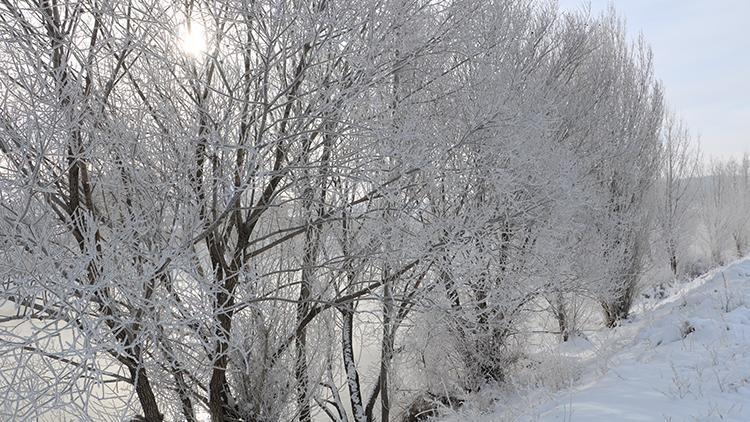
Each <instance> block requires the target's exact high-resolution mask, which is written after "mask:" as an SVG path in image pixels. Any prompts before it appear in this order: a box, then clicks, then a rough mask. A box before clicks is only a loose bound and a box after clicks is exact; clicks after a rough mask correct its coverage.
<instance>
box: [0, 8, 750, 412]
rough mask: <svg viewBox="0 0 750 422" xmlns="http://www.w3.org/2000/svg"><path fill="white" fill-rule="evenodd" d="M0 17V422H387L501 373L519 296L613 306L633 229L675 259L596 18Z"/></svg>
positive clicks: (638, 67)
mask: <svg viewBox="0 0 750 422" xmlns="http://www.w3.org/2000/svg"><path fill="white" fill-rule="evenodd" d="M0 4H1V5H0V16H2V18H1V19H0V32H1V33H3V34H5V35H4V36H2V37H1V39H0V62H1V63H3V64H2V66H1V67H0V72H1V74H0V254H2V257H1V258H0V282H2V290H1V291H2V300H3V304H2V308H0V309H2V310H3V316H2V317H0V356H1V357H0V393H2V396H3V403H2V411H1V412H2V414H3V415H6V416H8V417H10V418H11V419H26V418H42V419H44V418H48V419H50V418H59V417H61V415H64V416H66V417H72V418H77V419H95V420H121V419H123V418H126V417H129V416H132V415H135V414H140V416H139V417H140V418H141V419H143V420H147V421H150V422H151V421H161V420H187V421H197V420H204V419H210V420H212V421H231V420H244V421H276V420H293V419H298V420H300V421H303V422H304V421H310V420H312V419H313V418H317V417H325V418H330V419H331V420H333V421H350V420H354V421H357V422H364V421H372V420H376V419H380V420H382V421H389V420H396V419H398V418H401V414H402V412H403V411H404V409H405V407H406V406H407V404H408V403H409V402H410V401H411V400H413V399H414V397H415V396H416V395H417V393H415V391H416V392H429V393H434V394H437V395H440V396H442V397H443V398H444V399H447V398H449V397H450V396H453V395H457V396H460V395H461V394H462V393H464V392H467V391H476V390H477V389H479V388H481V387H482V386H483V385H485V384H486V383H487V382H502V381H503V380H504V377H505V376H506V375H507V373H506V371H507V368H508V365H509V364H510V363H512V362H513V361H514V360H515V359H517V357H518V356H519V354H520V353H522V351H523V342H524V338H525V333H528V332H530V331H531V326H532V324H533V323H534V319H533V315H534V314H535V313H536V310H538V308H539V306H540V305H543V306H544V307H545V309H548V310H551V311H552V312H553V314H554V316H555V318H556V320H557V322H558V325H559V333H560V334H561V335H562V337H563V338H565V339H567V337H568V336H569V335H570V334H571V333H573V332H574V331H575V327H576V322H575V321H576V309H577V307H578V304H579V303H580V302H581V301H582V300H583V301H587V303H595V304H597V306H600V307H601V309H602V310H603V313H604V323H605V324H606V325H608V326H613V325H615V324H616V323H617V321H619V320H621V319H623V318H626V317H627V316H628V312H629V309H630V306H631V304H632V301H633V299H634V298H635V296H636V293H637V292H638V286H639V282H640V280H641V275H642V274H643V270H644V264H645V263H646V261H647V257H648V255H649V252H650V248H649V246H650V245H651V244H652V243H653V236H652V234H653V231H652V230H651V229H652V227H653V225H652V224H651V223H652V222H654V221H658V222H659V227H660V228H661V230H662V232H663V234H662V235H660V236H659V239H663V241H664V244H665V245H666V251H667V255H668V257H669V258H668V259H669V262H670V265H672V268H673V269H674V271H677V268H678V266H679V264H678V262H679V261H678V259H679V258H678V253H679V252H678V251H679V249H678V246H677V245H678V243H679V242H680V241H681V240H680V238H679V234H680V227H682V226H681V224H683V221H684V218H683V215H684V214H685V211H684V209H685V206H684V205H683V204H684V203H685V201H687V199H686V198H687V195H688V194H686V193H685V192H687V189H686V188H684V186H683V181H685V180H686V179H687V178H690V177H691V176H690V174H691V173H689V172H690V171H691V170H689V167H690V166H689V165H687V164H683V163H682V162H681V161H679V160H681V159H682V158H681V157H682V156H683V155H685V156H687V155H689V152H684V154H683V149H684V147H683V146H682V145H683V144H679V143H678V140H679V139H682V138H683V137H684V136H686V135H685V131H684V129H682V128H681V127H680V126H679V125H677V124H676V123H675V122H674V119H671V118H668V119H664V117H663V115H664V111H663V109H664V105H663V99H662V93H661V89H660V87H659V84H658V83H657V82H656V81H655V80H654V76H653V69H652V58H651V53H650V51H649V49H648V47H647V46H646V45H645V43H644V42H643V41H642V40H639V41H638V42H636V43H634V44H633V43H629V42H628V40H627V38H626V35H625V33H624V30H623V25H622V23H621V22H620V21H619V19H618V18H617V17H616V16H615V15H614V14H613V13H612V12H610V13H608V14H606V15H603V16H600V17H591V16H588V15H586V14H582V13H572V14H561V13H560V12H559V11H558V10H557V8H556V6H555V5H554V4H548V3H543V2H536V1H530V0H496V1H486V0H460V1H448V2H446V1H433V0H320V1H314V2H299V1H289V0H254V1H245V0H242V1H241V0H221V1H201V0H187V1H185V2H182V3H175V4H173V3H172V2H164V1H161V0H133V1H128V2H99V1H97V0H76V1H73V0H67V1H64V0H42V1H39V2H37V1H30V0H29V1H18V2H8V1H4V2H2V3H0ZM198 28H203V31H204V32H205V34H206V40H205V41H206V43H205V44H206V51H205V52H200V51H192V52H187V51H185V46H184V44H185V42H184V41H185V40H184V39H181V38H180V37H181V36H182V37H185V34H190V33H191V31H195V33H199V32H198ZM187 53H190V54H187ZM665 140H666V141H665ZM672 140H674V143H673V142H672ZM663 141H664V142H663ZM672 148H673V149H672ZM665 151H667V153H666V154H664V152H665ZM685 151H686V150H685ZM665 156H666V157H670V158H669V160H666V161H665V160H662V158H664V157H665ZM672 160H673V161H672ZM665 162H666V163H668V164H664V163H665ZM686 162H687V161H686ZM673 163H674V164H673ZM673 165H674V167H672V166H673ZM742 168H743V169H744V171H745V173H744V177H745V179H744V180H745V183H746V184H747V165H745V166H744V167H742ZM665 169H666V170H665ZM735 170H736V169H733V170H732V171H733V172H735V173H736V171H735ZM663 172H666V173H665V174H662V173H663ZM727 172H728V173H727V176H726V178H724V177H722V178H718V179H712V180H722V181H724V180H727V181H728V180H730V176H729V172H730V170H729V169H728V168H727ZM735 173H731V174H732V175H734V174H735ZM722 174H723V173H722ZM660 175H662V176H663V177H660ZM731 177H734V176H731ZM731 180H735V179H733V178H732V179H731ZM727 183H729V182H727ZM663 185H664V186H663ZM722 186H724V185H722ZM731 186H734V184H732V185H731ZM656 187H659V188H661V187H665V189H666V192H667V193H666V196H665V197H666V199H665V200H664V201H663V202H664V206H663V207H661V208H660V209H659V210H658V212H655V209H654V207H653V206H651V204H652V203H653V201H652V199H653V195H654V192H655V188H656ZM722 198H724V197H723V196H722ZM722 201H723V199H722ZM717 207H718V208H717V209H724V205H720V204H718V203H717ZM655 215H658V217H655ZM717 224H722V223H718V222H717ZM732 227H734V226H732ZM733 234H734V233H733ZM739 236H740V235H739V234H738V237H737V238H736V239H745V238H742V237H739ZM742 241H744V240H742ZM737 242H740V240H737ZM739 244H740V243H738V245H739ZM738 247H739V246H738Z"/></svg>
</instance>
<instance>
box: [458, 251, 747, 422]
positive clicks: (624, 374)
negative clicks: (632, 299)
mask: <svg viewBox="0 0 750 422" xmlns="http://www.w3.org/2000/svg"><path fill="white" fill-rule="evenodd" d="M557 351H558V353H557V356H552V355H550V356H548V357H547V359H546V361H547V362H546V363H541V364H540V365H545V364H546V365H548V366H551V367H550V368H542V369H541V370H540V368H539V367H537V368H536V370H538V371H539V372H541V373H542V374H545V375H544V376H547V377H559V378H561V379H564V378H566V379H567V381H568V385H567V386H565V382H561V380H555V381H554V382H552V383H550V382H548V381H549V380H545V382H543V383H541V384H543V387H539V388H536V389H534V388H530V389H529V390H527V391H525V392H524V391H520V390H519V389H518V388H516V389H510V388H506V390H505V391H503V390H500V389H496V390H494V394H495V397H493V398H489V397H486V396H487V393H485V397H477V398H474V399H472V400H471V401H470V403H468V404H467V406H466V408H465V409H463V410H461V411H459V412H457V413H454V414H452V415H449V416H448V417H447V418H446V422H447V421H451V422H458V421H476V422H480V421H482V422H484V421H504V420H513V421H576V422H578V421H581V422H587V421H590V422H602V421H720V420H721V421H750V259H743V260H740V261H737V262H735V263H733V264H731V265H728V266H726V267H724V268H719V269H716V270H714V271H712V272H710V273H709V274H707V275H705V276H703V277H700V278H698V279H696V280H694V281H692V282H690V283H687V284H684V285H682V286H680V288H679V289H678V290H677V291H675V292H673V294H671V295H670V296H669V297H667V298H665V299H663V300H660V301H653V300H652V301H651V302H648V301H644V302H642V303H640V304H639V307H638V309H637V310H636V312H635V313H634V315H633V318H631V320H630V321H627V322H625V323H624V324H622V325H621V326H620V327H618V328H616V329H614V330H600V331H598V332H596V333H593V334H592V335H590V336H588V339H587V340H584V339H576V341H575V342H573V343H571V344H565V345H562V346H560V347H559V348H558V349H557ZM592 352H594V353H592ZM555 365H556V367H557V370H555V369H554V368H553V367H554V366H555ZM550 385H556V386H558V387H560V388H558V389H557V390H556V391H553V389H550Z"/></svg>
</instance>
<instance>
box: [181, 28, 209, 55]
mask: <svg viewBox="0 0 750 422" xmlns="http://www.w3.org/2000/svg"><path fill="white" fill-rule="evenodd" d="M178 37H179V46H180V50H181V51H182V52H183V53H184V54H186V55H188V56H190V57H200V56H201V55H202V54H203V53H205V52H206V49H207V45H206V30H205V28H203V25H201V24H200V23H198V22H196V21H193V22H192V23H191V25H190V29H188V26H187V25H182V26H181V27H180V31H179V34H178Z"/></svg>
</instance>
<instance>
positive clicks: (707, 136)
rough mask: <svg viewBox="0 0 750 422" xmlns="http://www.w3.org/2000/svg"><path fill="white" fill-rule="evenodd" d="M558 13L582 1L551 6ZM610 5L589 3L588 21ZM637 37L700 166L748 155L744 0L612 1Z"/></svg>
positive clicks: (749, 16)
mask: <svg viewBox="0 0 750 422" xmlns="http://www.w3.org/2000/svg"><path fill="white" fill-rule="evenodd" d="M559 3H560V6H561V8H562V9H564V10H574V9H576V8H582V7H584V6H585V4H587V3H588V1H587V0H559ZM609 3H610V0H591V7H592V10H593V11H594V13H598V12H599V11H603V10H605V9H606V8H607V6H608V4H609ZM611 3H612V4H614V6H615V9H616V10H617V12H618V14H620V15H621V16H625V18H626V21H627V27H628V31H629V33H630V35H631V36H635V35H637V34H638V32H643V34H644V36H645V37H646V39H647V40H648V42H649V43H650V44H651V47H652V48H653V51H654V56H655V58H654V60H655V65H656V75H657V77H658V78H659V79H661V80H662V81H663V83H664V86H665V89H666V97H667V102H668V106H669V107H670V109H672V110H674V111H675V112H677V114H678V115H680V116H681V117H682V118H683V119H684V120H685V121H686V122H687V124H688V125H689V126H690V128H691V130H692V131H693V132H695V133H697V134H699V135H700V138H701V149H702V150H703V154H704V158H708V157H711V156H714V157H730V156H734V157H739V156H741V155H742V154H743V153H745V152H750V0H612V1H611Z"/></svg>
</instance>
